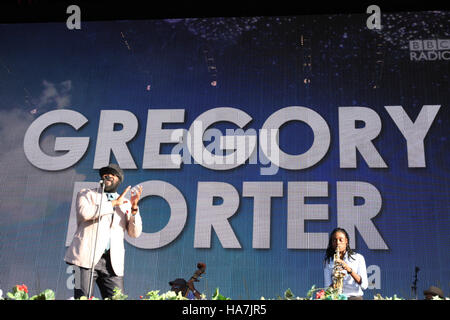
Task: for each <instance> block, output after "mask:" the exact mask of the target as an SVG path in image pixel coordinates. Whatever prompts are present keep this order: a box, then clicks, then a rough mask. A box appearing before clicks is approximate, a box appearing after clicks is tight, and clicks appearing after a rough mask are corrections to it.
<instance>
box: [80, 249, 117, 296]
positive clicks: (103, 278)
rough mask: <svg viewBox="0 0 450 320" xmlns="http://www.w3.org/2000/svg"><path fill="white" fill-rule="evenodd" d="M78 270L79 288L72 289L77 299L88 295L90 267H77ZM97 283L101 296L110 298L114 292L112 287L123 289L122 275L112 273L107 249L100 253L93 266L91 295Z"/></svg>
mask: <svg viewBox="0 0 450 320" xmlns="http://www.w3.org/2000/svg"><path fill="white" fill-rule="evenodd" d="M79 270H80V271H79V272H80V288H75V289H74V298H75V299H79V298H80V297H82V296H85V297H88V295H89V292H88V291H89V282H90V280H91V269H87V268H82V267H79ZM95 283H96V284H97V286H98V288H99V289H100V294H101V295H102V298H103V299H105V298H110V297H112V296H113V294H114V288H116V287H117V288H119V289H120V290H121V291H122V292H123V291H124V285H123V277H119V276H117V275H116V274H115V273H114V270H113V268H112V265H111V257H110V255H109V251H108V252H107V253H105V254H103V255H102V257H101V258H100V261H99V262H98V263H97V264H96V265H95V267H94V278H93V281H92V289H91V292H92V295H94V286H95Z"/></svg>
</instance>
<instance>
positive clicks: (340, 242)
mask: <svg viewBox="0 0 450 320" xmlns="http://www.w3.org/2000/svg"><path fill="white" fill-rule="evenodd" d="M332 241H333V249H334V250H336V246H337V247H339V252H344V251H345V249H346V248H347V243H348V240H347V237H346V236H345V233H343V232H340V231H338V232H336V233H335V234H334V235H333V237H332Z"/></svg>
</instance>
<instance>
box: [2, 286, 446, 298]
mask: <svg viewBox="0 0 450 320" xmlns="http://www.w3.org/2000/svg"><path fill="white" fill-rule="evenodd" d="M159 292H160V291H159V290H152V291H149V292H147V294H146V295H145V296H140V297H139V298H140V299H141V300H188V299H187V298H186V297H184V296H183V295H182V294H181V292H179V293H178V294H177V293H175V292H174V291H167V292H165V293H162V294H160V293H159ZM28 293H29V292H28V287H27V286H26V285H25V284H21V285H19V284H18V285H15V286H14V287H13V288H12V289H11V292H7V294H6V297H5V298H3V297H2V294H3V291H1V290H0V300H55V293H54V292H53V291H52V290H50V289H46V290H44V291H42V292H41V293H39V294H37V295H34V296H32V297H29V295H28ZM201 298H202V300H207V299H206V296H205V295H204V294H202V295H201ZM127 299H128V295H126V294H124V293H123V292H122V291H121V290H120V289H119V288H115V289H114V294H113V296H112V297H111V298H107V299H106V300H127ZM260 299H261V300H266V298H264V297H261V298H260ZM276 299H277V300H347V296H345V295H343V294H339V292H337V290H335V289H332V288H316V286H315V285H313V286H312V287H311V289H309V291H308V292H307V294H306V297H298V296H295V294H294V293H293V292H292V290H291V289H290V288H289V289H287V290H286V291H285V292H284V295H283V297H280V296H278V297H277V298H276ZM79 300H99V298H96V297H90V298H88V297H81V298H80V299H79ZM211 300H231V298H229V297H226V296H224V295H222V294H220V292H219V288H216V289H215V290H214V293H213V295H212V296H211ZM373 300H405V299H404V298H401V297H398V296H397V295H396V294H394V296H392V297H383V296H382V295H381V294H379V293H378V294H376V295H374V297H373ZM433 300H450V298H449V297H445V298H441V297H439V296H434V297H433Z"/></svg>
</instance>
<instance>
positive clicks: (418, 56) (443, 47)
mask: <svg viewBox="0 0 450 320" xmlns="http://www.w3.org/2000/svg"><path fill="white" fill-rule="evenodd" d="M409 58H410V60H411V61H439V60H450V39H430V40H411V41H409Z"/></svg>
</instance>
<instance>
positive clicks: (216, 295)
mask: <svg viewBox="0 0 450 320" xmlns="http://www.w3.org/2000/svg"><path fill="white" fill-rule="evenodd" d="M212 300H231V299H230V298H227V297H225V296H223V295H221V294H220V293H219V288H216V290H214V293H213V295H212Z"/></svg>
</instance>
